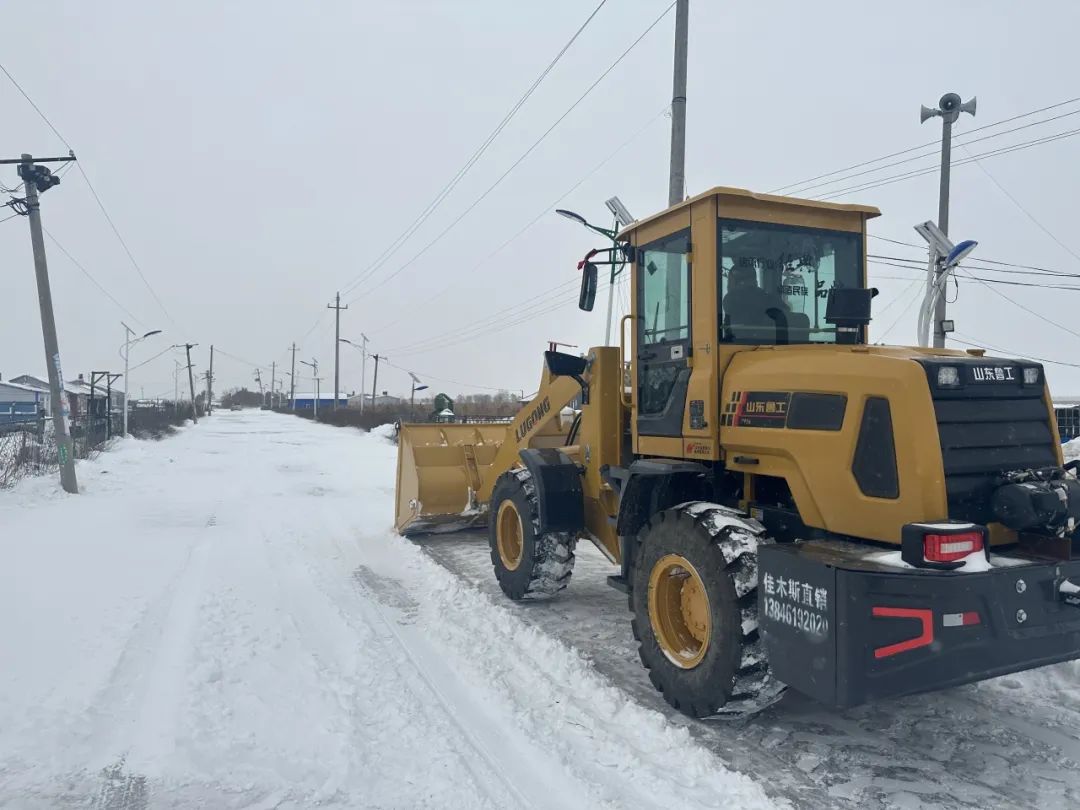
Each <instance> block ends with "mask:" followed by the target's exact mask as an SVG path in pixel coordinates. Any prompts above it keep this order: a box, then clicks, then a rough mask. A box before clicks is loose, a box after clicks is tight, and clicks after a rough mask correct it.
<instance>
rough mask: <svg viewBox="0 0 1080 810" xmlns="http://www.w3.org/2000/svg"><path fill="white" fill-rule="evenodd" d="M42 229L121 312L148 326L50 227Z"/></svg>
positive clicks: (141, 324)
mask: <svg viewBox="0 0 1080 810" xmlns="http://www.w3.org/2000/svg"><path fill="white" fill-rule="evenodd" d="M42 230H43V231H45V235H46V236H47V237H49V241H50V242H52V243H53V244H54V245H56V247H57V249H58V250H59V251H60V252H61V253H63V254H64V255H65V256H66V257H67V258H68V261H70V262H71V263H72V264H73V265H75V266H76V267H77V268H79V270H80V271H81V272H82V274H83V275H84V276H86V277H87V278H88V279H90V282H91V283H92V284H93V285H94V286H95V287H97V288H98V289H99V290H100V291H101V294H102V295H104V296H105V297H106V298H108V299H109V300H110V301H112V302H113V303H114V304H115V305H116V307H117V308H118V309H119V310H120V311H121V312H123V313H124V314H125V315H127V316H128V317H129V318H131V320H133V321H135V323H137V324H139V325H140V326H143V327H145V326H146V324H145V323H144V322H143V321H142V319H141V318H138V317H136V316H135V315H134V314H133V313H132V312H131V310H130V309H128V308H127V307H125V306H124V305H123V304H121V303H120V302H119V301H117V300H116V298H115V297H114V296H113V294H112V293H110V292H109V291H108V290H107V289H105V287H104V286H102V284H101V282H99V281H98V280H97V279H96V278H94V276H93V275H92V274H91V273H90V271H89V270H87V269H86V268H85V267H83V265H82V263H81V262H79V260H78V259H76V258H75V257H74V256H72V255H71V253H69V252H68V249H67V248H66V247H64V246H63V245H61V244H60V242H58V241H57V239H56V237H55V236H53V235H52V233H50V232H49V229H48V228H42Z"/></svg>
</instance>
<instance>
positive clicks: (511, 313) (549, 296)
mask: <svg viewBox="0 0 1080 810" xmlns="http://www.w3.org/2000/svg"><path fill="white" fill-rule="evenodd" d="M578 283H579V282H578V280H577V279H576V278H570V279H567V280H566V281H562V282H559V283H558V284H556V285H555V286H554V287H551V288H550V289H548V290H545V291H544V292H543V293H540V294H539V295H534V296H531V297H530V298H528V299H526V300H525V301H522V302H519V303H517V304H514V305H513V306H510V307H505V308H503V309H502V310H499V311H498V312H495V313H493V314H491V315H489V316H487V317H486V318H483V319H481V320H479V321H474V322H472V323H470V324H468V325H466V326H459V327H456V328H453V329H448V330H446V331H445V332H440V333H438V334H436V335H432V336H430V337H426V338H421V339H419V340H414V341H412V342H410V343H405V344H402V345H400V346H393V347H391V348H390V349H389V350H388V351H392V352H394V353H397V354H400V353H401V352H403V351H408V350H411V349H413V348H415V347H417V346H426V345H428V344H431V343H440V342H441V341H443V340H446V339H448V338H454V337H457V336H459V335H461V334H463V333H466V332H472V331H475V330H477V329H486V328H488V327H489V326H494V325H497V324H499V323H502V322H503V321H506V320H509V319H512V318H517V317H518V316H520V315H523V314H525V313H526V312H528V311H529V310H531V309H534V308H537V307H543V306H547V305H548V304H551V303H552V302H553V301H555V300H560V301H562V300H565V298H566V296H565V293H566V292H567V291H568V290H569V288H570V287H571V286H574V285H577V284H578Z"/></svg>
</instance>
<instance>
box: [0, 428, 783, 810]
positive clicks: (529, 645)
mask: <svg viewBox="0 0 1080 810" xmlns="http://www.w3.org/2000/svg"><path fill="white" fill-rule="evenodd" d="M395 452H396V451H395V448H394V447H393V445H392V444H391V443H390V442H389V440H388V438H387V432H386V431H376V432H373V433H371V434H361V433H359V432H357V431H353V430H343V429H337V428H331V427H327V426H324V425H318V424H312V423H310V422H308V421H307V420H302V419H296V418H294V417H290V416H282V415H277V414H272V413H266V412H261V411H243V412H237V413H233V412H229V411H219V412H218V413H216V414H215V415H214V416H213V417H211V418H209V419H205V420H203V421H202V422H200V423H199V425H198V426H193V427H189V428H187V429H185V430H182V431H181V432H180V433H179V434H178V435H176V436H173V437H171V438H168V439H165V440H163V441H160V442H141V441H135V440H128V441H124V442H121V443H119V444H118V446H117V447H116V448H114V449H113V450H112V451H110V452H108V453H105V454H103V455H101V456H100V457H99V458H98V459H96V460H95V461H93V462H87V463H80V464H79V467H78V472H79V476H80V483H81V486H82V494H81V495H79V496H67V495H64V494H63V493H61V492H60V491H59V487H58V485H57V482H56V480H55V479H54V478H53V477H48V478H39V479H33V480H27V481H24V482H22V483H21V484H20V485H19V486H17V487H15V488H14V489H12V490H10V491H7V492H3V493H0V637H2V639H3V667H2V668H0V807H11V808H19V809H20V810H22V808H54V807H93V808H98V809H99V810H117V809H118V808H123V809H124V810H136V808H157V807H168V808H172V807H177V808H179V807H184V808H187V807H207V808H265V809H266V810H269V808H307V807H329V808H368V807H370V808H440V809H442V808H602V807H611V808H617V807H633V808H697V807H716V808H720V807H725V808H749V809H750V810H753V809H754V808H766V807H773V806H776V805H775V804H774V801H773V800H772V799H770V798H767V797H766V795H765V793H764V792H763V790H762V788H761V787H760V786H759V785H758V783H756V782H754V781H752V780H751V779H750V778H748V777H747V776H745V775H742V774H740V773H736V772H735V771H733V770H731V769H729V768H728V767H727V766H725V764H724V763H723V762H722V761H721V759H720V758H719V757H718V756H717V755H716V754H715V753H714V752H712V751H710V750H708V748H707V747H706V746H705V745H703V744H701V742H700V741H699V740H697V739H695V737H694V735H693V734H692V733H691V732H690V730H689V728H688V726H687V724H686V723H685V722H680V721H673V719H671V718H670V717H668V716H666V715H665V713H663V712H660V711H656V710H654V709H652V708H646V707H643V706H642V705H640V703H639V702H637V701H635V700H632V699H629V698H628V695H627V694H626V692H625V691H624V690H622V689H620V688H618V686H617V685H615V684H613V683H612V682H611V681H610V680H609V679H608V678H607V677H606V676H604V675H602V674H600V673H598V672H597V671H596V670H595V669H594V667H593V666H592V664H591V663H590V662H589V661H587V660H586V658H584V657H583V656H582V655H581V654H580V653H579V652H577V651H575V650H574V649H572V648H571V647H570V646H568V645H567V644H566V643H565V642H564V641H562V640H560V639H558V638H557V637H555V636H554V635H552V634H550V633H547V632H544V631H542V630H540V629H538V628H537V627H536V626H535V625H533V624H532V623H529V622H527V621H525V620H524V619H523V618H522V615H521V614H520V613H518V612H516V610H514V609H511V608H509V607H508V606H504V605H502V604H500V603H499V602H498V601H497V600H495V599H493V598H492V597H491V596H490V595H488V594H485V593H482V592H481V591H479V590H478V589H477V588H476V587H474V586H473V585H471V584H469V583H467V582H466V581H464V580H463V579H461V578H459V577H458V576H455V575H454V574H452V573H451V572H450V571H448V570H447V569H446V568H444V567H443V566H441V565H439V564H438V563H436V562H435V561H434V560H432V559H431V558H430V557H429V556H428V555H427V554H425V553H424V551H422V550H421V549H420V548H418V547H416V546H414V545H413V544H411V543H409V542H408V541H406V540H404V539H402V538H399V537H397V536H396V535H395V534H393V532H392V530H391V520H392V504H393V499H392V495H393V475H394V457H395ZM534 607H535V609H537V610H546V609H548V608H549V607H551V606H534ZM556 609H557V608H556ZM642 677H643V676H642ZM760 776H761V778H762V780H763V781H765V782H768V781H769V780H770V779H771V775H770V774H761V775H760ZM779 803H780V805H781V806H783V805H786V804H787V802H786V801H784V800H783V798H781V799H780V800H779Z"/></svg>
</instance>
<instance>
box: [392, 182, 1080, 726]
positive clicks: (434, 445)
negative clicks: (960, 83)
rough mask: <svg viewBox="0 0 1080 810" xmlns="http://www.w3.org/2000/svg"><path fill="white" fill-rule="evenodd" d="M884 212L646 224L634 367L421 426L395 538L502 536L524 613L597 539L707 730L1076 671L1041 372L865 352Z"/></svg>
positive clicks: (654, 652) (1078, 651) (740, 210)
mask: <svg viewBox="0 0 1080 810" xmlns="http://www.w3.org/2000/svg"><path fill="white" fill-rule="evenodd" d="M878 213H879V212H878V211H877V209H875V208H871V207H867V206H859V205H841V204H834V203H824V202H817V201H809V200H800V199H795V198H789V197H777V196H771V195H762V194H755V193H752V192H748V191H744V190H741V189H733V188H715V189H712V190H711V191H708V192H705V193H703V194H700V195H698V196H697V197H694V198H691V199H689V200H687V201H686V202H684V203H681V204H679V205H675V206H673V207H671V208H669V209H667V210H666V211H662V212H660V213H659V214H656V215H655V216H653V217H650V218H648V219H645V220H642V221H638V222H635V223H633V224H632V225H631V226H629V227H628V228H626V229H625V230H624V231H623V232H622V233H620V234H619V236H618V240H619V245H618V247H616V248H613V249H609V250H607V253H608V254H609V259H610V261H611V262H616V263H618V262H621V261H624V260H625V261H627V262H629V264H630V266H631V274H632V276H631V278H632V284H631V314H630V315H628V316H627V317H625V318H624V319H623V321H622V323H621V327H622V328H621V329H620V340H619V344H620V345H619V346H618V347H598V348H593V349H591V350H589V352H588V353H587V355H585V356H583V357H575V356H572V355H568V354H562V353H559V352H555V351H549V352H546V353H545V356H544V359H545V366H544V372H543V379H542V383H541V386H540V390H539V391H538V393H537V395H536V397H535V398H534V399H533V400H532V401H531V402H530V403H528V404H526V405H525V406H524V407H523V409H522V410H521V412H520V413H518V415H517V416H516V417H515V418H514V420H513V421H512V422H511V423H510V424H509V425H506V426H494V425H485V426H481V427H476V426H472V425H405V426H403V428H402V433H401V442H400V455H399V460H398V495H397V512H396V517H395V525H396V526H397V528H398V530H399V531H400V532H402V533H404V534H418V533H429V532H438V531H446V530H451V529H454V528H460V527H463V526H475V525H484V524H486V525H487V527H488V536H489V544H490V547H491V558H492V565H493V567H494V569H495V574H496V577H497V578H498V580H499V584H500V586H501V587H502V589H503V591H504V592H505V593H506V594H507V595H508V596H510V597H511V598H513V599H528V598H537V597H548V596H551V595H553V594H555V593H557V592H558V591H560V590H561V589H562V588H564V587H566V584H567V583H568V582H569V579H570V574H571V571H572V567H573V560H574V548H575V544H576V542H577V541H578V540H579V539H582V538H584V539H588V540H589V541H591V542H592V543H594V544H595V545H596V546H597V547H598V548H599V549H600V550H601V551H602V552H603V553H604V554H605V555H606V556H607V557H608V559H609V560H611V561H612V563H613V564H615V565H617V566H618V572H617V573H616V574H614V575H612V576H611V577H609V582H610V583H611V584H612V585H614V586H615V587H617V588H619V589H620V590H623V591H625V592H626V593H627V596H628V603H629V608H630V611H631V614H632V619H633V621H632V626H633V631H634V635H635V637H636V638H637V640H638V642H639V653H640V657H641V661H642V663H643V664H644V666H645V667H646V669H647V670H648V673H649V678H650V680H651V681H652V682H653V684H654V685H655V686H656V688H657V689H659V690H660V691H661V692H662V693H663V694H664V697H665V698H666V699H667V700H668V702H669V703H671V704H672V705H673V706H675V707H676V708H678V709H680V710H681V711H684V712H686V713H687V714H690V715H692V716H695V717H705V716H709V715H714V714H717V713H722V712H746V711H753V710H756V709H759V708H761V707H763V706H766V705H768V704H769V703H771V702H772V701H774V700H775V699H777V698H778V697H779V696H780V695H781V694H782V692H783V690H784V689H785V688H787V687H791V688H794V689H797V690H799V691H801V692H803V693H805V694H808V695H810V696H812V697H814V698H816V699H818V700H820V701H822V702H824V703H827V704H830V705H834V706H850V705H855V704H858V703H861V702H864V701H868V700H873V699H878V698H884V697H889V696H896V695H906V694H912V693H916V692H923V691H928V690H933V689H939V688H943V687H947V686H952V685H956V684H962V683H969V682H972V681H978V680H982V679H985V678H989V677H993V676H996V675H1001V674H1005V673H1008V672H1015V671H1020V670H1025V669H1030V668H1032V667H1037V666H1042V665H1045V664H1049V663H1053V662H1057V661H1065V660H1072V659H1076V658H1080V555H1078V551H1080V545H1078V544H1077V542H1076V541H1075V540H1074V530H1075V528H1076V526H1077V520H1078V519H1080V482H1078V481H1077V478H1076V475H1075V470H1074V469H1071V467H1072V465H1069V467H1070V468H1066V467H1065V466H1063V464H1062V457H1061V450H1060V445H1059V442H1058V433H1057V427H1056V423H1055V420H1054V418H1053V410H1052V406H1051V404H1050V401H1049V398H1048V392H1047V389H1046V384H1045V380H1044V377H1043V372H1042V367H1041V366H1040V365H1039V364H1037V363H1031V362H1028V361H1024V360H1017V359H1010V358H997V357H987V356H985V354H984V352H983V351H982V350H968V351H966V352H960V351H954V350H943V349H926V348H911V347H896V346H874V345H870V343H869V339H868V331H869V323H870V320H871V316H870V310H871V299H872V298H873V297H874V295H876V290H870V289H867V288H866V271H865V268H866V222H867V220H869V219H870V218H872V217H875V216H877V215H878ZM597 252H598V251H593V253H591V254H590V255H589V257H587V259H586V261H584V262H582V268H583V273H582V294H581V306H582V308H583V309H591V308H592V300H593V298H594V296H595V286H596V278H597V266H596V265H597V264H603V263H604V262H593V261H591V259H592V258H593V256H594V255H595V254H596V253H597ZM600 252H601V253H603V251H600ZM570 403H574V404H575V405H576V406H577V407H579V408H580V413H579V415H578V416H577V417H576V418H575V419H574V420H573V423H572V424H571V425H569V426H568V425H565V424H562V423H561V422H560V420H559V418H558V417H559V414H560V412H561V411H562V409H563V408H564V407H565V406H566V405H567V404H570Z"/></svg>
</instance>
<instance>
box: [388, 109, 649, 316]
mask: <svg viewBox="0 0 1080 810" xmlns="http://www.w3.org/2000/svg"><path fill="white" fill-rule="evenodd" d="M669 109H670V105H667V106H665V107H664V108H663V109H662V110H660V111H659V112H658V113H657V114H656V115H655V116H653V117H652V118H651V119H649V121H647V122H646V123H645V125H644V126H643V127H641V129H639V130H637V132H635V133H634V134H633V135H631V136H630V137H629V138H627V139H626V140H625V141H623V142H622V143H621V144H620V145H619V146H618V147H617V148H616V149H615V150H614V151H613V152H611V153H610V154H608V156H607V157H605V158H604V159H603V160H602V161H600V162H599V163H597V164H596V165H595V166H594V167H593V168H592V169H591V170H590V171H589V172H588V173H587V174H585V175H584V176H583V177H582V178H581V179H579V180H578V181H577V182H576V183H574V185H572V186H571V187H570V188H568V189H567V190H566V191H564V192H563V193H562V194H560V195H559V196H558V197H557V198H556V199H555V200H553V201H552V202H550V203H549V204H547V205H546V206H544V208H543V209H541V211H540V212H539V213H538V214H537V215H536V216H535V217H533V218H532V219H531V220H529V222H528V223H526V224H525V225H524V226H523V227H522V228H521V229H520V230H518V232H517V233H515V234H514V235H513V236H511V237H510V238H509V239H507V240H506V241H505V242H503V243H502V244H501V245H499V247H497V248H495V250H493V251H492V252H491V253H489V254H488V255H487V256H486V257H484V258H483V259H481V260H480V261H479V262H477V264H476V265H474V266H473V268H472V270H470V271H468V273H467V274H466V275H470V274H472V273H473V272H475V271H477V270H479V269H480V268H481V267H483V266H484V265H485V264H487V263H488V262H489V261H491V260H492V259H493V258H495V257H496V256H497V255H499V254H500V253H501V252H502V251H504V250H505V249H506V248H507V247H508V246H509V245H510V244H512V243H513V242H514V241H516V240H517V239H519V238H521V237H522V236H523V235H524V234H525V233H526V232H528V230H529V229H530V228H532V227H533V226H534V225H535V224H536V223H537V222H539V221H540V220H541V219H543V218H544V217H546V216H549V215H550V214H551V212H552V209H553V208H555V206H556V205H558V204H559V203H560V202H562V201H563V200H564V199H566V198H567V197H569V196H570V195H571V194H573V193H574V192H575V191H576V190H577V189H578V188H579V187H580V186H581V185H582V184H583V183H584V182H585V181H587V180H588V179H589V178H591V177H592V176H593V175H595V174H596V173H597V172H598V171H600V169H602V168H603V167H604V166H606V165H607V164H608V163H610V162H611V161H612V160H614V159H615V157H616V156H618V155H619V153H621V152H622V151H623V150H624V149H625V148H626V147H628V146H629V145H630V144H631V143H633V142H634V141H636V140H637V139H638V138H639V137H640V136H641V135H642V134H644V132H645V131H646V130H647V129H648V128H649V127H650V126H652V125H653V124H654V123H655V122H656V121H658V120H660V119H661V118H662V117H663V116H664V114H665V113H666V112H667V111H668V110H669ZM570 283H574V282H573V281H567V282H563V283H561V284H558V285H556V286H555V287H553V288H551V289H550V290H545V291H544V292H542V293H539V295H541V296H543V295H546V294H548V293H549V292H552V291H553V290H555V289H558V288H561V287H564V286H566V285H567V284H570ZM453 287H454V284H453V283H452V282H451V283H450V284H448V285H447V286H446V287H443V288H442V289H441V290H439V291H438V292H437V293H435V294H434V295H432V296H431V297H430V298H426V299H424V300H423V301H421V302H420V303H419V304H418V306H420V305H423V304H426V303H427V302H428V301H433V300H435V299H436V298H440V297H441V296H442V295H444V294H445V293H446V292H448V291H449V290H450V289H452V288H453ZM536 297H537V296H536V295H533V296H531V297H530V298H529V299H527V300H528V302H532V301H535V299H536ZM523 303H525V302H522V303H519V304H515V305H513V306H511V307H507V308H505V309H502V310H498V311H497V312H496V313H493V316H494V315H498V314H499V313H502V312H505V311H506V310H507V309H514V308H516V307H518V306H522V305H523ZM493 316H489V317H493ZM395 322H396V321H395ZM390 325H391V323H387V324H384V325H381V326H379V327H377V328H375V329H372V330H370V332H371V334H375V333H376V332H381V331H383V330H384V329H386V328H387V327H388V326H390Z"/></svg>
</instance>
